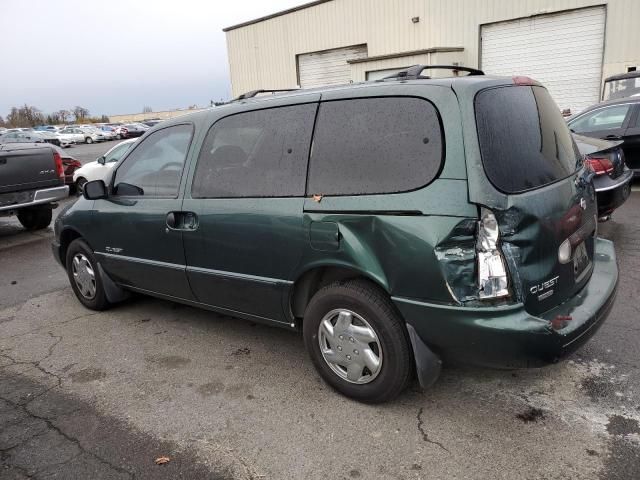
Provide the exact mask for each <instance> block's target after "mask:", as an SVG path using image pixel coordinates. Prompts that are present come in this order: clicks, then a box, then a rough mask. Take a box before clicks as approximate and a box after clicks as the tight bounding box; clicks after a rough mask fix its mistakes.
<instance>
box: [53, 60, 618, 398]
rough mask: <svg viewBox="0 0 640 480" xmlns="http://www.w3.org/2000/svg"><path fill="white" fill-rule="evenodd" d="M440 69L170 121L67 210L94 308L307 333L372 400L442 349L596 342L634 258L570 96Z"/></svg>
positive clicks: (480, 350)
mask: <svg viewBox="0 0 640 480" xmlns="http://www.w3.org/2000/svg"><path fill="white" fill-rule="evenodd" d="M424 68H425V67H422V66H416V67H412V68H410V69H408V70H406V71H403V72H401V73H399V74H396V75H395V76H394V77H392V78H387V79H384V80H382V81H376V82H365V83H361V84H352V85H346V86H340V87H327V88H323V89H318V90H296V91H289V92H277V93H276V92H273V91H272V94H270V95H257V93H258V92H251V93H249V94H245V95H243V96H241V97H239V98H238V99H236V100H235V101H233V102H230V103H229V104H227V105H225V106H222V107H218V108H213V109H210V110H208V111H202V112H198V113H194V114H191V115H186V116H183V117H179V118H176V119H173V120H169V121H165V122H163V123H161V124H160V125H158V126H156V127H155V128H153V129H151V130H149V131H148V132H147V133H146V134H145V135H144V136H143V137H142V138H141V140H140V141H139V142H138V143H137V144H136V145H134V147H133V148H131V149H130V150H129V151H128V152H127V153H126V154H125V156H124V157H123V158H122V159H121V160H120V162H119V164H118V165H116V167H115V168H114V169H113V174H112V178H111V179H110V180H108V181H107V182H106V183H105V182H103V181H101V180H97V181H93V182H89V183H87V184H86V186H85V188H84V198H81V199H79V200H78V201H77V202H76V203H75V204H74V205H71V206H70V207H68V208H67V209H66V210H65V211H63V212H62V213H61V214H60V216H59V217H58V219H57V220H56V223H55V241H54V244H53V251H54V255H55V257H56V258H57V259H58V260H59V261H60V263H61V264H62V265H63V266H64V267H65V269H66V270H67V272H68V275H69V280H70V282H71V286H72V287H73V290H74V292H75V294H76V295H77V297H78V299H79V300H80V302H82V304H83V305H85V306H86V307H88V308H90V309H94V310H102V309H105V308H108V307H110V306H111V305H112V304H115V303H117V302H119V301H121V300H123V299H125V298H126V297H127V296H128V295H129V293H130V292H139V293H144V294H149V295H153V296H156V297H160V298H164V299H168V300H172V301H176V302H182V303H186V304H188V305H193V306H196V307H202V308H205V309H209V310H213V311H216V312H220V313H223V314H228V315H232V316H235V317H239V318H244V319H248V320H252V321H258V322H266V323H269V324H272V325H279V326H282V327H285V328H290V329H300V330H302V332H303V336H304V341H305V344H306V347H307V350H308V352H309V355H310V357H311V359H312V361H313V363H314V365H315V367H316V368H317V370H318V372H319V373H320V375H321V376H322V377H323V378H324V380H325V381H326V382H327V383H329V384H330V385H331V386H332V387H334V388H335V389H336V390H338V391H339V392H341V393H343V394H344V395H347V396H349V397H353V398H356V399H358V400H362V401H365V402H383V401H386V400H389V399H391V398H393V397H394V396H395V395H397V394H398V393H399V392H401V391H402V389H403V388H404V387H405V386H406V385H407V384H408V383H409V382H410V381H411V379H412V377H413V376H414V375H415V376H417V378H418V380H419V382H420V384H421V385H422V386H423V387H428V386H429V385H431V384H432V383H433V382H434V381H435V380H436V378H437V377H438V374H439V373H440V368H441V362H442V361H450V360H455V361H462V362H471V363H475V364H480V365H486V366H493V367H502V368H517V367H528V366H529V367H530V366H540V365H543V364H545V363H549V362H553V361H556V360H557V359H559V358H560V357H562V356H564V355H566V354H568V353H569V352H572V351H573V350H575V349H576V348H578V347H579V346H580V345H582V344H584V343H585V342H586V341H587V340H588V339H589V338H590V337H591V336H592V335H593V334H594V333H595V331H596V330H597V329H598V327H599V326H600V325H601V324H602V322H603V321H604V319H605V317H606V316H607V314H608V312H609V309H610V307H611V304H612V302H613V299H614V294H615V290H616V285H617V279H618V269H617V266H616V257H615V253H614V248H613V244H612V243H611V242H608V241H606V240H603V239H600V238H598V237H597V218H596V215H597V209H596V203H595V202H596V200H595V193H594V188H593V185H592V183H591V177H592V175H593V173H592V172H591V171H589V170H588V169H587V168H586V167H585V166H583V163H582V158H581V156H580V154H579V153H578V150H577V148H576V145H575V144H574V142H573V139H572V137H571V134H570V132H569V130H568V128H567V126H566V124H565V122H564V120H563V118H562V116H561V114H560V111H559V109H558V107H557V106H556V105H555V103H554V102H553V100H552V99H551V97H550V95H549V93H548V92H547V90H546V89H545V88H544V87H543V86H541V85H539V84H538V83H536V82H535V81H533V80H531V79H529V78H526V77H515V78H498V77H490V76H485V75H483V74H482V72H481V71H478V70H474V69H465V68H460V67H456V68H457V69H458V72H456V73H458V74H460V75H459V76H454V77H451V78H429V77H428V76H426V75H423V74H422V72H423V71H424ZM427 68H428V67H427ZM462 73H466V75H461V74H462Z"/></svg>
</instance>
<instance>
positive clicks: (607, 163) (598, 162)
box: [584, 157, 613, 175]
mask: <svg viewBox="0 0 640 480" xmlns="http://www.w3.org/2000/svg"><path fill="white" fill-rule="evenodd" d="M584 164H585V165H586V166H587V168H588V169H589V170H591V171H592V172H593V173H595V174H596V175H604V174H606V173H610V172H613V162H612V161H611V160H610V159H609V158H607V157H587V158H585V160H584Z"/></svg>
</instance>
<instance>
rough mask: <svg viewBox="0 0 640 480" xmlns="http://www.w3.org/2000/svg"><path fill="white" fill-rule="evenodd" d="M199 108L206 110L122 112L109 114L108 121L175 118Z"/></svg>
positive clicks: (124, 121) (126, 121) (123, 121)
mask: <svg viewBox="0 0 640 480" xmlns="http://www.w3.org/2000/svg"><path fill="white" fill-rule="evenodd" d="M201 110H206V109H205V108H185V109H183V110H166V111H163V112H147V113H123V114H122V115H109V122H112V123H118V122H122V123H128V122H141V121H143V120H150V119H152V118H159V119H160V120H168V119H169V118H175V117H179V116H181V115H186V114H187V113H194V112H199V111H201Z"/></svg>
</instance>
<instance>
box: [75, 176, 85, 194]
mask: <svg viewBox="0 0 640 480" xmlns="http://www.w3.org/2000/svg"><path fill="white" fill-rule="evenodd" d="M86 183H87V179H86V178H84V177H79V178H78V179H77V180H76V183H75V185H76V194H77V195H78V196H80V195H82V194H83V192H84V185H85V184H86Z"/></svg>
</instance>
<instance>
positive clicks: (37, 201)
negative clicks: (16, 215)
mask: <svg viewBox="0 0 640 480" xmlns="http://www.w3.org/2000/svg"><path fill="white" fill-rule="evenodd" d="M68 196H69V187H67V186H66V185H65V186H63V187H53V188H43V189H41V190H35V191H33V192H17V193H16V200H15V203H9V204H7V205H3V206H0V212H2V211H12V210H18V209H20V208H26V207H32V206H34V205H42V204H44V203H51V202H55V201H56V200H61V199H63V198H66V197H68Z"/></svg>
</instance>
